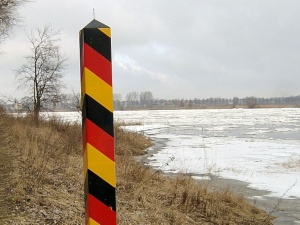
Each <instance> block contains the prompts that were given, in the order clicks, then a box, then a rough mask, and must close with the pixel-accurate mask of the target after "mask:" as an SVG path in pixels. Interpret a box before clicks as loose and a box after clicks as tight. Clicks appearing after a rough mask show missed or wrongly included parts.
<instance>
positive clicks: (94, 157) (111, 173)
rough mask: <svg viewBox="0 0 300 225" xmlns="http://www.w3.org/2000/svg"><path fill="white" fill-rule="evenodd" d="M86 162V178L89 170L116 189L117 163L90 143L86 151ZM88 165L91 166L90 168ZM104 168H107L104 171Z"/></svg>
mask: <svg viewBox="0 0 300 225" xmlns="http://www.w3.org/2000/svg"><path fill="white" fill-rule="evenodd" d="M84 162H85V163H84V174H85V176H86V174H87V170H88V169H89V170H91V171H92V172H93V173H95V174H97V175H98V176H99V177H101V178H102V179H103V180H105V181H106V182H107V183H109V184H110V185H111V186H113V187H116V178H115V162H114V161H112V160H111V159H109V158H108V157H106V156H105V155H104V154H103V153H101V152H100V151H99V150H97V149H96V148H94V147H93V146H92V145H90V144H88V143H87V145H86V149H85V151H84ZM95 162H97V163H95ZM87 165H89V167H88V168H87ZM103 168H105V170H103ZM84 179H85V177H84Z"/></svg>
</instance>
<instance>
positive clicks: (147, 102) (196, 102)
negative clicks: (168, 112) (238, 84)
mask: <svg viewBox="0 0 300 225" xmlns="http://www.w3.org/2000/svg"><path fill="white" fill-rule="evenodd" d="M114 104H115V109H116V110H126V109H139V108H157V109H160V108H207V107H219V108H235V107H246V108H255V107H258V106H261V105H265V106H266V105H299V106H300V96H290V97H277V98H257V97H254V96H251V97H245V98H238V97H233V98H207V99H200V98H194V99H171V100H166V99H157V98H154V97H153V94H152V93H151V92H150V91H145V92H141V93H138V92H129V93H128V94H127V95H126V97H125V100H122V97H121V94H119V93H116V94H114Z"/></svg>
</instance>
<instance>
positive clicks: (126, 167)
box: [0, 114, 271, 225]
mask: <svg viewBox="0 0 300 225" xmlns="http://www.w3.org/2000/svg"><path fill="white" fill-rule="evenodd" d="M0 125H1V126H0V128H1V127H2V128H3V127H4V128H5V129H2V130H1V133H2V134H6V135H4V136H5V137H9V140H8V139H7V138H1V141H0V150H1V151H2V152H4V149H5V152H7V151H8V150H9V152H11V153H13V156H14V157H13V158H10V159H9V162H10V163H11V162H12V163H13V164H12V165H13V166H12V168H13V169H11V170H10V171H9V172H10V174H9V176H10V178H11V179H10V180H9V182H8V183H7V184H5V186H6V187H5V189H3V190H5V194H6V195H7V196H8V198H7V199H6V204H7V205H8V206H9V208H10V209H9V212H10V214H9V215H8V216H6V217H1V216H0V224H62V225H68V224H74V225H75V224H84V204H83V168H82V155H81V153H82V150H81V127H80V126H78V125H74V124H63V123H61V122H60V121H55V120H52V121H50V122H41V123H40V124H39V126H35V125H34V124H33V122H32V120H31V118H29V117H28V118H12V117H9V116H6V115H5V114H0ZM2 136H3V135H2ZM2 136H1V137H2ZM4 136H3V137H4ZM115 140H116V141H115V148H116V165H117V188H116V191H117V215H118V224H120V225H122V224H126V225H128V224H145V225H146V224H178V225H183V224H228V225H230V224H259V225H261V224H271V218H269V217H268V215H267V214H266V213H265V212H263V211H262V210H259V209H257V208H255V207H253V206H251V205H249V204H247V202H246V201H245V200H244V198H243V197H241V196H235V195H234V194H233V193H232V192H230V191H228V190H223V191H219V192H216V191H211V190H210V189H209V188H208V187H207V186H206V185H205V184H204V183H203V184H201V183H199V182H195V181H194V180H192V179H191V178H190V177H188V176H179V177H176V178H171V177H166V176H162V175H161V174H159V173H157V172H155V171H153V170H151V169H150V168H147V167H145V166H144V165H141V164H139V163H137V162H136V161H135V160H134V159H133V156H135V155H139V154H143V153H144V149H145V148H146V147H148V146H150V145H151V142H150V140H148V139H146V138H145V137H144V136H143V135H140V134H136V133H132V132H125V131H123V130H122V129H120V128H119V126H116V127H115ZM1 144H2V145H1ZM4 147H5V148H4ZM1 208H4V207H1ZM6 211H7V210H6ZM1 212H2V211H1V210H0V213H1ZM3 212H4V211H3Z"/></svg>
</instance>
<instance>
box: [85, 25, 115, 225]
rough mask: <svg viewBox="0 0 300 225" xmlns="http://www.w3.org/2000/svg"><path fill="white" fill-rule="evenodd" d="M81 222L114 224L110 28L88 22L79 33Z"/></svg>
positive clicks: (91, 224) (90, 224)
mask: <svg viewBox="0 0 300 225" xmlns="http://www.w3.org/2000/svg"><path fill="white" fill-rule="evenodd" d="M79 42H80V75H81V108H82V144H83V165H84V199H85V219H86V224H87V225H98V224H99V225H114V224H116V195H115V188H116V171H115V152H114V127H113V92H112V65H111V29H110V27H108V26H107V25H105V24H103V23H101V22H99V21H97V20H95V19H94V20H92V21H91V22H90V23H89V24H88V25H87V26H85V27H84V28H83V29H82V30H81V31H80V34H79Z"/></svg>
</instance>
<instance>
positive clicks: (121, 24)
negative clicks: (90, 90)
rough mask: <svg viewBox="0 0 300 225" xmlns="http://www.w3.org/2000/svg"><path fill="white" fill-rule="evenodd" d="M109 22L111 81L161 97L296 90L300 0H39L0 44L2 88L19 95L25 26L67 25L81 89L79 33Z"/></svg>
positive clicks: (70, 83) (71, 72)
mask: <svg viewBox="0 0 300 225" xmlns="http://www.w3.org/2000/svg"><path fill="white" fill-rule="evenodd" d="M93 8H94V9H95V17H96V19H97V20H98V21H100V22H102V23H104V24H106V25H108V26H110V27H111V29H112V55H113V58H112V60H113V88H114V92H115V93H120V94H121V95H122V98H123V100H125V98H126V94H127V93H128V92H131V91H137V92H142V91H151V92H152V93H153V96H154V97H155V98H164V99H173V98H187V99H189V98H191V99H193V98H209V97H226V98H232V97H234V96H237V97H246V96H256V97H276V96H290V95H300V23H299V21H300V1H299V0H184V1H174V0H152V1H150V0H131V1H122V0H118V1H117V0H115V1H112V0H101V1H99V0H63V1H62V0H51V1H49V0H35V2H33V3H28V4H26V5H25V6H23V7H21V8H20V10H19V14H20V16H21V17H22V18H23V26H22V27H18V28H16V29H14V30H13V33H12V34H11V37H10V38H9V39H7V40H6V41H5V43H3V44H2V45H1V46H0V49H1V50H2V52H5V54H3V55H0V82H1V89H0V95H5V96H17V95H20V94H21V92H20V91H16V89H15V84H14V78H15V73H14V71H13V70H15V69H18V68H20V67H21V66H22V64H24V62H25V61H24V56H26V55H28V54H30V52H29V43H28V39H27V37H26V35H25V31H27V32H29V31H30V30H31V29H35V28H37V27H40V28H42V27H44V26H45V25H47V24H50V25H52V27H53V28H54V29H61V30H62V32H61V40H62V41H61V45H62V52H63V53H64V54H65V55H66V56H67V57H68V58H69V60H68V67H67V68H66V71H65V77H64V82H65V84H66V86H67V90H65V92H70V93H71V92H72V91H71V90H72V89H73V90H74V91H75V92H79V90H80V79H79V77H80V75H79V43H78V33H79V30H81V29H82V28H83V27H84V26H85V25H87V24H88V23H89V22H90V21H91V20H92V19H93Z"/></svg>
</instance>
